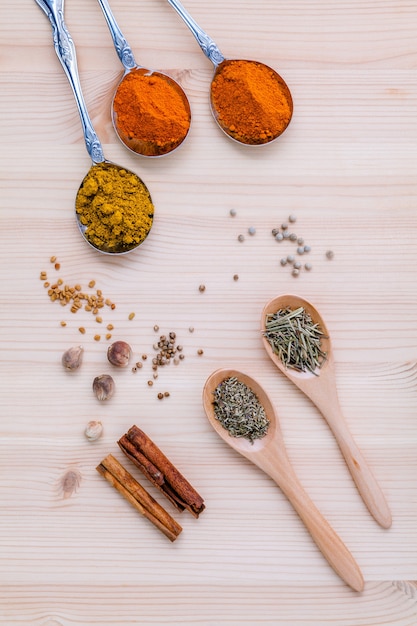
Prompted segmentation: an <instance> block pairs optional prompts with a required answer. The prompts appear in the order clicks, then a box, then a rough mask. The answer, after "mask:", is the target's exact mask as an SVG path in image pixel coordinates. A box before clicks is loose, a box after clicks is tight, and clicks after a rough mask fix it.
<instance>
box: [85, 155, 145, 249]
mask: <svg viewBox="0 0 417 626" xmlns="http://www.w3.org/2000/svg"><path fill="white" fill-rule="evenodd" d="M75 207H76V212H77V214H78V216H79V219H80V222H81V224H82V225H83V226H84V227H85V228H86V230H85V236H86V237H87V239H88V241H89V242H90V243H91V244H92V245H93V246H95V247H96V248H99V249H100V250H102V251H104V252H110V253H112V252H113V253H115V252H116V253H120V252H127V251H128V250H131V249H132V248H134V247H136V246H137V245H139V244H140V243H142V241H143V240H144V239H145V238H146V236H147V235H148V233H149V231H150V229H151V227H152V223H153V214H154V207H153V204H152V200H151V197H150V194H149V191H148V189H147V187H146V186H145V185H144V183H143V182H142V181H141V179H140V178H139V177H138V176H136V174H134V173H133V172H129V171H128V170H125V169H123V168H122V167H119V166H118V165H114V164H113V163H106V162H104V163H96V164H94V165H92V167H91V168H90V170H89V172H88V174H87V175H86V176H85V178H84V180H83V182H82V184H81V187H80V189H79V191H78V194H77V198H76V203H75Z"/></svg>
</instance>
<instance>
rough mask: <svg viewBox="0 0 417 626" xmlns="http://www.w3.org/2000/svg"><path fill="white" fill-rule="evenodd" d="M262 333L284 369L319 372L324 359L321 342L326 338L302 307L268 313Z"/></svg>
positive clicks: (324, 354)
mask: <svg viewBox="0 0 417 626" xmlns="http://www.w3.org/2000/svg"><path fill="white" fill-rule="evenodd" d="M264 335H265V337H266V338H267V340H268V341H269V343H270V345H271V347H272V349H273V351H274V352H275V354H277V355H278V357H279V358H280V360H281V361H282V363H283V364H284V365H285V367H286V368H291V369H294V370H297V371H299V372H312V373H313V374H315V375H318V372H317V370H318V369H320V368H321V366H322V365H323V363H324V361H325V360H326V358H327V353H326V352H324V351H323V350H322V348H321V341H322V339H325V338H327V337H326V336H325V335H324V333H323V331H322V330H321V328H320V326H319V324H315V323H314V322H313V320H312V318H311V315H310V314H309V313H308V312H307V311H306V310H305V309H304V307H299V308H297V309H291V308H289V307H287V308H286V309H280V310H279V311H277V312H276V313H270V314H268V315H267V316H266V319H265V330H264Z"/></svg>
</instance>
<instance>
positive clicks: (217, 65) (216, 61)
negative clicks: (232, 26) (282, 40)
mask: <svg viewBox="0 0 417 626" xmlns="http://www.w3.org/2000/svg"><path fill="white" fill-rule="evenodd" d="M100 1H101V0H99V2H100ZM167 2H168V3H169V4H170V5H171V6H172V7H173V9H175V11H176V12H177V13H178V15H179V16H180V17H181V18H182V19H183V21H184V22H185V24H186V25H187V26H188V28H189V29H190V30H191V32H192V34H193V35H194V37H195V38H196V40H197V43H198V45H199V46H200V48H201V50H202V51H203V52H204V54H205V55H206V57H207V58H208V59H209V60H210V61H211V62H212V63H213V66H214V75H213V78H212V81H211V87H210V108H211V112H212V115H213V117H214V120H215V121H216V123H217V124H218V126H219V128H220V129H221V130H222V131H223V132H224V133H225V134H226V135H227V136H228V137H229V138H230V139H233V140H234V141H236V142H238V143H240V144H244V145H248V146H260V145H265V144H267V143H268V144H269V143H271V142H272V141H275V140H276V139H278V137H280V136H281V135H282V133H283V132H284V131H285V130H286V129H287V128H288V125H289V123H290V121H291V118H292V114H293V109H294V105H293V100H292V96H291V92H290V89H289V87H288V85H287V84H286V82H285V81H284V79H283V78H282V77H281V76H280V75H279V74H278V73H277V72H276V71H275V70H274V69H273V68H271V67H269V66H268V65H265V63H261V62H260V61H252V60H248V59H226V58H225V57H224V56H223V54H222V52H221V51H220V49H219V48H218V46H217V44H216V43H215V41H213V39H212V38H211V37H209V35H208V34H207V33H206V32H205V31H204V30H203V29H202V28H200V26H199V25H198V24H197V22H196V21H195V20H194V19H193V18H192V17H191V15H190V14H189V13H188V11H186V9H185V8H184V7H183V6H182V5H181V3H180V2H179V0H167ZM236 61H239V62H240V63H244V64H248V66H249V65H257V66H262V67H263V68H264V69H266V70H267V71H268V73H269V74H270V75H271V76H273V77H274V79H275V81H276V86H277V92H279V93H280V96H281V98H283V99H285V101H286V104H287V106H288V108H289V110H290V115H289V116H288V118H287V119H286V120H285V124H283V123H282V122H281V124H280V129H279V131H276V132H274V133H273V134H269V135H268V136H266V137H264V138H263V139H259V138H257V139H256V141H254V140H252V139H251V138H250V137H247V136H246V137H245V134H244V133H241V132H239V128H233V129H232V128H230V127H229V126H228V125H227V124H225V123H224V122H223V121H222V116H221V114H220V112H219V111H218V110H217V108H216V104H215V101H214V97H213V85H214V83H215V81H216V79H217V77H218V76H220V74H221V73H222V72H224V71H225V70H226V69H227V66H228V65H230V64H232V63H234V62H236ZM238 106H239V104H238V102H237V101H236V107H238Z"/></svg>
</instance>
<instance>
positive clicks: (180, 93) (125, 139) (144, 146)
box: [98, 0, 191, 157]
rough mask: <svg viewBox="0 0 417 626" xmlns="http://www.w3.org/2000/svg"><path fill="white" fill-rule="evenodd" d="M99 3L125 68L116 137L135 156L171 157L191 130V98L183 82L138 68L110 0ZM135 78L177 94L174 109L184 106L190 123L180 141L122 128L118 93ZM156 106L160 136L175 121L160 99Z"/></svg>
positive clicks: (156, 101) (155, 120)
mask: <svg viewBox="0 0 417 626" xmlns="http://www.w3.org/2000/svg"><path fill="white" fill-rule="evenodd" d="M98 3H99V5H100V7H101V9H102V11H103V14H104V17H105V19H106V22H107V25H108V27H109V30H110V34H111V36H112V39H113V44H114V47H115V49H116V52H117V55H118V57H119V59H120V61H121V63H122V65H123V67H124V69H125V71H124V74H123V76H122V78H121V80H120V82H119V84H118V86H117V88H116V92H115V94H114V97H113V100H112V111H111V114H112V121H113V127H114V129H115V131H116V134H117V136H118V137H119V139H120V141H121V142H122V143H123V144H124V145H125V146H126V147H127V148H128V149H129V150H131V151H132V152H134V153H135V154H140V155H142V156H147V157H155V156H164V155H166V154H169V153H171V152H173V151H174V150H176V149H177V148H178V147H179V146H180V145H181V144H182V143H183V142H184V140H185V138H186V137H187V135H188V132H189V130H190V124H191V109H190V104H189V101H188V98H187V96H186V94H185V92H184V90H183V89H182V87H181V86H180V85H179V83H178V82H177V81H175V80H174V79H173V78H172V77H171V76H168V75H167V74H164V73H162V72H156V71H153V70H150V69H147V68H144V67H142V66H140V65H137V63H136V61H135V58H134V56H133V52H132V49H131V48H130V46H129V44H128V42H127V40H126V39H125V37H124V36H123V33H122V31H121V30H120V28H119V26H118V24H117V22H116V19H115V17H114V15H113V13H112V10H111V8H110V5H109V3H108V1H107V0H98ZM135 75H136V76H139V77H141V79H143V78H149V80H150V81H151V80H152V79H157V80H162V81H164V82H165V83H166V84H167V85H168V87H169V88H170V91H171V92H172V94H173V97H172V99H171V100H172V108H175V107H177V108H178V103H181V104H180V105H179V106H181V107H182V108H183V110H184V113H185V114H186V116H187V118H188V120H187V124H186V125H184V127H183V128H182V129H180V130H181V133H179V138H178V139H176V140H175V141H168V142H165V143H164V142H161V141H158V140H150V139H149V138H145V136H144V133H141V134H139V135H138V136H133V135H130V134H127V133H126V132H124V130H123V129H122V128H121V124H120V123H119V120H118V115H117V110H116V107H115V100H116V98H117V94H118V92H120V90H121V89H122V86H123V85H124V86H125V87H126V88H128V84H129V83H128V80H129V77H130V79H131V78H132V77H133V76H135ZM174 98H175V100H174ZM152 104H153V109H154V111H155V115H156V117H155V118H154V129H153V133H152V134H153V135H157V133H158V127H160V126H161V124H164V125H165V126H168V125H169V124H170V122H171V121H172V120H171V119H170V116H169V113H167V111H166V110H165V109H164V107H161V105H160V102H159V101H158V99H157V98H155V101H154V102H153V103H152ZM149 121H150V120H149Z"/></svg>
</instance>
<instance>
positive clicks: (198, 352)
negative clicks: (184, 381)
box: [197, 348, 204, 356]
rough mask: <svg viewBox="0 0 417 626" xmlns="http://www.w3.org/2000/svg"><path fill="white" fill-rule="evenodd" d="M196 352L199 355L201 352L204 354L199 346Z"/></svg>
mask: <svg viewBox="0 0 417 626" xmlns="http://www.w3.org/2000/svg"><path fill="white" fill-rule="evenodd" d="M197 354H198V355H199V356H201V355H202V354H204V350H202V349H201V348H199V349H198V350H197Z"/></svg>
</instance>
